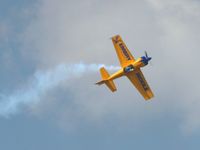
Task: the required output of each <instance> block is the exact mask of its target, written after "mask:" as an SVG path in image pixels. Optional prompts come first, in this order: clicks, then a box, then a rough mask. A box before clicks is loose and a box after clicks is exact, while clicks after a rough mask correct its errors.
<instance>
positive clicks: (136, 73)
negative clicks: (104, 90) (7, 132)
mask: <svg viewBox="0 0 200 150" xmlns="http://www.w3.org/2000/svg"><path fill="white" fill-rule="evenodd" d="M112 42H113V44H114V47H115V50H116V53H117V56H118V59H119V61H120V65H121V67H122V68H121V69H120V70H119V71H117V72H115V73H114V74H112V75H109V74H108V72H107V71H106V70H105V68H101V69H100V72H101V76H102V79H103V80H101V81H99V82H97V83H96V84H98V85H101V84H106V85H107V86H108V88H109V89H110V90H111V91H112V92H115V91H116V90H117V89H116V86H115V84H114V82H113V80H114V79H117V78H120V77H122V76H127V77H128V79H129V80H130V81H131V82H132V84H133V85H134V86H135V87H136V89H137V90H138V91H139V93H140V94H141V95H142V96H143V97H144V99H145V100H149V99H151V98H152V97H154V94H153V92H152V91H151V89H150V87H149V85H148V83H147V81H146V79H145V78H144V75H143V73H142V72H141V70H140V68H141V67H144V66H145V64H144V63H143V62H142V61H141V60H142V59H141V58H138V59H136V60H135V58H134V57H133V56H132V54H131V53H130V51H129V50H128V48H127V46H126V45H125V43H124V42H123V40H122V38H121V37H120V36H119V35H116V36H114V37H112ZM128 66H131V67H132V68H133V69H132V70H131V71H129V72H126V71H125V70H126V68H127V67H128Z"/></svg>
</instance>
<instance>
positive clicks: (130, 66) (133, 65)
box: [108, 56, 148, 80]
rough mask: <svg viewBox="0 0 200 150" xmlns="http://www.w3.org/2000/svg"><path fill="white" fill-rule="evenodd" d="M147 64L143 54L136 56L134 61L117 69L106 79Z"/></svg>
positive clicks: (117, 76)
mask: <svg viewBox="0 0 200 150" xmlns="http://www.w3.org/2000/svg"><path fill="white" fill-rule="evenodd" d="M147 64H148V61H147V60H146V58H145V57H144V56H142V57H140V58H138V59H137V60H136V61H134V62H133V63H130V64H128V65H127V66H126V67H124V68H121V69H120V70H118V71H117V72H115V73H113V74H112V75H111V76H110V77H109V78H108V80H114V79H117V78H120V77H121V76H124V75H126V74H127V73H129V72H131V71H133V70H135V69H139V68H141V67H144V66H146V65H147Z"/></svg>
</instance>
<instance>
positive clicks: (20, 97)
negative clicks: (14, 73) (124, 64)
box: [0, 63, 120, 117]
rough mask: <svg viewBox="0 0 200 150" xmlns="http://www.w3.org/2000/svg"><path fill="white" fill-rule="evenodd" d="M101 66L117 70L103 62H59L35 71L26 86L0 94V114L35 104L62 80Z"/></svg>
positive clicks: (10, 112) (89, 71)
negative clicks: (49, 67)
mask: <svg viewBox="0 0 200 150" xmlns="http://www.w3.org/2000/svg"><path fill="white" fill-rule="evenodd" d="M101 67H105V68H106V69H107V70H112V71H114V70H118V69H120V67H117V66H106V65H104V64H84V63H79V64H71V65H69V64H68V65H67V64H61V65H58V66H57V67H55V68H54V69H51V70H47V71H37V72H36V73H35V74H34V76H33V77H32V80H31V81H29V82H28V83H27V85H25V87H26V88H21V89H18V90H16V91H15V92H14V93H12V94H10V95H4V94H0V115H1V116H4V117H9V116H10V115H12V114H16V113H18V112H19V111H20V109H22V107H24V106H25V107H28V106H31V105H34V104H37V103H38V102H39V101H40V100H41V99H42V96H43V95H44V94H45V93H46V92H48V91H49V90H51V89H53V88H55V87H56V86H58V85H59V84H60V83H61V82H62V81H65V80H68V79H71V78H76V77H81V76H83V75H84V73H92V72H97V71H98V70H99V69H100V68H101Z"/></svg>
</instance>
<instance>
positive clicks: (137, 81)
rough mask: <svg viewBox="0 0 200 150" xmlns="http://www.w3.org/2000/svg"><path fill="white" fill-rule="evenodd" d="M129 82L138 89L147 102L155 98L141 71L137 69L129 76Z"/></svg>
mask: <svg viewBox="0 0 200 150" xmlns="http://www.w3.org/2000/svg"><path fill="white" fill-rule="evenodd" d="M127 77H128V78H129V80H130V81H131V82H132V83H133V85H134V86H135V87H136V88H137V90H138V91H139V92H140V94H141V95H142V96H143V97H144V99H145V100H149V99H151V98H152V97H154V95H153V92H152V91H151V89H150V87H149V85H148V83H147V81H146V80H145V78H144V75H143V74H142V72H141V70H140V69H136V70H134V71H131V72H129V73H128V74H127Z"/></svg>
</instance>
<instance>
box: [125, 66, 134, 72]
mask: <svg viewBox="0 0 200 150" xmlns="http://www.w3.org/2000/svg"><path fill="white" fill-rule="evenodd" d="M133 70H134V67H133V65H129V66H127V67H125V68H124V72H125V73H127V72H131V71H133Z"/></svg>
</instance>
